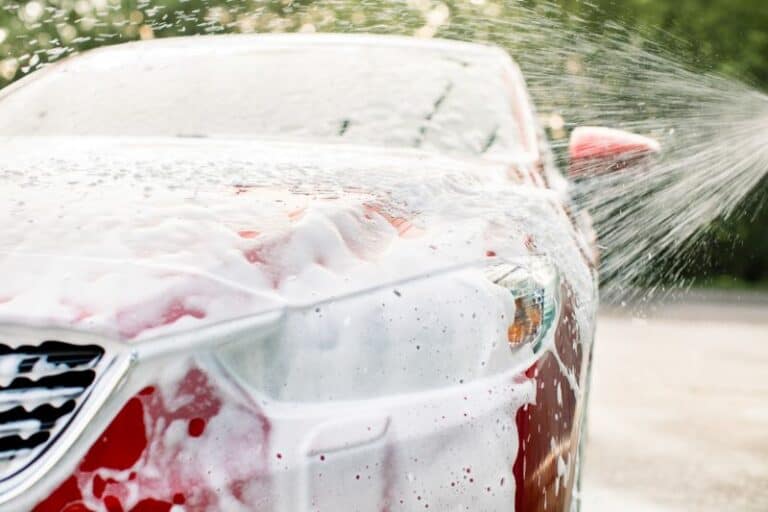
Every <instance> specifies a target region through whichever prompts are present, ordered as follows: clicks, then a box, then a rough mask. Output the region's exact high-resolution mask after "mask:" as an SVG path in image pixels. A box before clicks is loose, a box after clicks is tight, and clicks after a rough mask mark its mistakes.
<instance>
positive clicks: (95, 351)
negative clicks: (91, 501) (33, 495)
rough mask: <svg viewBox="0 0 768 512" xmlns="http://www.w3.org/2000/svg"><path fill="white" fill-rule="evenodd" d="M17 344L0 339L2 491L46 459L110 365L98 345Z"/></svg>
mask: <svg viewBox="0 0 768 512" xmlns="http://www.w3.org/2000/svg"><path fill="white" fill-rule="evenodd" d="M25 334H27V333H25ZM14 338H16V336H14V335H13V334H12V333H2V334H0V485H12V482H13V481H14V480H16V477H17V476H18V475H20V474H21V473H24V472H25V470H26V469H27V468H29V467H30V466H31V465H33V464H35V462H36V461H38V460H39V459H41V458H44V456H45V454H46V452H47V451H48V450H49V449H50V448H51V446H52V445H53V444H55V442H56V440H57V439H58V438H59V437H60V436H61V435H62V433H63V432H64V431H65V430H66V429H67V428H68V427H69V425H70V424H71V423H72V421H73V420H74V418H75V417H76V416H77V414H78V413H79V411H80V409H81V408H82V407H83V404H84V403H85V401H86V400H87V399H88V396H89V395H90V394H91V392H92V391H93V388H94V385H95V384H96V382H97V381H98V380H99V377H100V375H101V374H102V373H103V372H104V371H105V370H106V366H108V365H109V362H110V361H109V359H110V358H108V357H106V356H107V351H106V349H105V348H104V347H103V346H102V345H100V344H93V343H87V344H86V343H76V342H69V341H60V339H64V338H60V339H51V338H48V337H43V336H42V335H40V336H37V337H36V338H37V339H40V341H39V342H37V343H35V342H34V338H35V336H34V334H33V339H30V336H29V335H28V334H27V335H25V336H22V337H21V339H20V341H18V342H16V343H14V341H16V339H19V338H16V339H14Z"/></svg>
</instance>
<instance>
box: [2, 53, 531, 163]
mask: <svg viewBox="0 0 768 512" xmlns="http://www.w3.org/2000/svg"><path fill="white" fill-rule="evenodd" d="M212 39H217V38H212ZM218 39H222V40H225V42H226V41H227V40H228V38H218ZM229 41H231V39H230V40H229ZM209 43H210V41H209V42H208V43H206V44H205V45H202V44H198V45H195V44H190V43H181V42H170V43H169V42H164V43H163V42H161V41H158V42H153V43H150V44H139V45H127V46H124V47H120V48H113V49H107V50H99V51H95V52H91V53H89V54H86V55H84V56H81V57H77V58H74V59H70V60H69V61H65V62H63V63H61V64H59V65H56V66H52V67H51V68H49V69H47V70H44V71H41V72H40V73H39V76H37V77H35V76H34V75H33V76H32V77H31V78H30V80H29V81H27V83H25V84H23V85H22V86H21V87H19V88H18V89H16V90H15V91H13V92H11V93H10V94H8V95H6V96H5V97H4V98H2V99H1V100H0V112H1V113H2V115H0V135H108V136H122V135H131V136H174V137H176V136H188V137H204V136H230V137H231V136H235V137H279V138H282V139H286V138H287V139H291V140H297V139H299V140H303V139H315V140H316V139H322V140H332V141H333V142H337V143H338V142H350V143H357V144H371V145H383V146H393V147H415V148H424V149H431V150H439V151H445V152H451V153H461V154H470V155H478V154H485V153H493V152H505V153H507V152H515V151H519V149H520V147H519V146H520V145H519V141H520V139H521V135H520V131H519V129H520V128H519V126H517V122H516V116H515V112H514V109H515V108H516V106H515V105H514V104H513V100H512V96H511V94H510V92H509V90H510V88H509V76H508V73H507V70H506V69H505V66H506V62H505V60H504V58H503V57H502V56H501V55H500V54H497V53H496V52H494V51H491V50H489V51H487V52H485V51H477V50H475V51H472V52H462V51H457V50H456V49H455V48H453V47H450V46H449V47H435V48H432V47H430V46H428V45H425V46H420V45H417V46H408V45H363V44H350V43H346V44H321V45H317V44H316V45H313V46H308V45H306V44H289V45H285V44H282V45H270V44H265V43H263V42H262V41H259V40H258V39H256V40H254V39H251V40H249V41H247V44H244V43H242V42H238V43H237V44H223V43H216V44H209ZM505 73H507V74H505Z"/></svg>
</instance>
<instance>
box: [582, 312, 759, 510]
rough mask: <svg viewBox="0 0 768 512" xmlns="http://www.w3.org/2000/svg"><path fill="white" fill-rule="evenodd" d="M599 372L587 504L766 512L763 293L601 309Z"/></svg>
mask: <svg viewBox="0 0 768 512" xmlns="http://www.w3.org/2000/svg"><path fill="white" fill-rule="evenodd" d="M726 299H727V298H726ZM718 303H721V304H718ZM734 304H740V305H737V306H734ZM592 378H593V380H592V391H591V397H590V401H591V403H590V419H589V427H588V428H589V433H588V444H587V454H586V469H585V474H584V499H583V508H582V510H583V511H584V512H603V511H611V512H614V511H622V512H635V511H637V512H639V511H643V512H678V511H696V512H710V511H712V512H724V511H729V512H740V511H749V512H752V511H754V512H768V299H766V300H764V301H763V300H762V299H757V300H749V301H743V302H739V301H738V299H737V298H734V300H733V301H729V300H723V298H722V297H718V298H717V299H716V300H691V301H690V302H688V303H682V302H676V303H673V304H669V305H667V306H662V307H658V308H657V309H656V311H655V313H654V314H652V315H651V316H649V317H646V318H643V319H639V318H633V317H632V316H631V315H628V314H626V313H622V312H621V311H616V310H614V311H607V312H604V313H603V314H602V315H601V318H600V321H599V324H598V332H597V345H596V350H595V359H594V368H593V374H592Z"/></svg>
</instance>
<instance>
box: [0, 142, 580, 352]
mask: <svg viewBox="0 0 768 512" xmlns="http://www.w3.org/2000/svg"><path fill="white" fill-rule="evenodd" d="M0 145H2V147H3V150H2V151H3V154H4V158H3V163H2V164H0V223H2V226H3V229H2V231H0V276H2V278H1V279H0V323H10V324H24V325H33V326H40V325H44V326H62V327H67V328H74V329H78V330H83V331H90V332H98V333H102V334H105V335H109V336H112V337H115V338H119V339H122V340H125V341H135V340H140V339H143V338H147V337H154V336H162V335H165V334H168V333H171V332H174V331H178V330H189V329H196V328H198V327H200V326H203V325H209V324H212V323H215V322H220V321H224V320H228V319H234V318H241V317H245V316H249V315H254V314H257V313H259V312H264V311H269V310H273V309H275V308H280V307H282V306H284V305H286V304H312V303H315V302H319V301H323V300H327V299H329V298H332V297H338V296H341V295H347V294H353V293H356V292H359V291H361V290H365V289H369V288H372V287H376V286H381V285H384V284H386V283H393V282H398V281H402V280H409V279H417V278H420V277H424V276H429V275H433V274H435V273H436V272H437V273H439V272H441V271H445V270H446V269H450V268H457V267H461V266H462V265H476V264H482V262H483V261H488V259H489V258H491V259H493V258H505V259H506V258H509V259H517V258H525V257H529V256H530V255H531V254H532V253H536V254H539V255H545V256H547V257H549V258H551V259H552V260H553V261H555V262H556V263H557V265H558V266H559V267H561V269H562V270H563V271H564V272H565V273H566V274H567V277H568V280H569V282H570V283H571V285H572V286H574V287H575V289H576V292H577V293H583V294H585V296H586V294H589V293H591V289H592V288H591V286H592V281H591V271H590V269H589V268H588V264H587V263H586V262H585V261H584V260H583V259H582V258H579V257H578V254H579V251H578V244H579V240H578V239H577V237H576V236H575V234H574V231H573V228H572V226H571V224H570V222H568V218H567V215H566V213H565V211H564V209H563V207H562V203H561V199H562V198H561V197H560V195H559V193H556V192H553V191H551V190H548V189H545V188H542V187H540V186H536V185H535V184H534V183H533V182H532V181H529V180H526V179H525V178H520V177H519V176H518V177H516V176H517V175H518V173H513V172H511V169H510V166H509V165H508V164H501V163H490V162H486V161H481V160H462V159H456V158H445V157H442V156H439V155H432V154H427V153H422V152H416V151H408V150H404V151H393V150H391V149H387V150H384V149H379V148H368V147H350V146H334V145H327V144H301V145H299V144H287V143H279V142H264V141H252V140H211V139H196V138H190V139H149V138H147V139H141V138H135V139H128V138H120V139H107V138H103V139H102V138H91V137H87V138H86V137H82V138H46V137H38V138H6V139H2V140H0Z"/></svg>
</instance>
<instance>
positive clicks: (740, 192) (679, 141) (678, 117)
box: [0, 0, 768, 298]
mask: <svg viewBox="0 0 768 512" xmlns="http://www.w3.org/2000/svg"><path fill="white" fill-rule="evenodd" d="M0 16H4V17H6V18H8V17H10V21H9V22H8V23H5V24H4V26H5V27H7V28H4V29H3V30H2V31H1V32H0V39H1V40H0V44H4V45H5V46H2V48H3V49H4V52H5V55H4V57H3V58H2V59H1V60H0V80H3V79H5V80H9V79H11V78H13V77H15V76H18V75H19V74H21V73H26V72H29V71H31V70H33V69H35V68H37V67H40V66H43V65H45V64H46V63H47V62H51V61H54V60H56V59H58V58H60V57H61V56H63V55H67V54H70V53H74V52H77V51H80V50H83V49H87V48H90V47H93V46H97V45H102V44H112V43H117V42H122V41H125V40H130V39H137V38H142V39H146V38H151V37H161V36H171V35H185V34H193V33H219V32H282V31H303V32H313V31H325V32H330V31H333V32H374V33H388V34H406V35H414V36H417V37H446V38H452V39H461V40H468V41H475V42H488V43H493V44H497V45H500V46H502V47H504V48H506V49H507V50H508V51H509V52H510V53H511V54H512V55H513V57H514V58H515V59H516V60H517V62H518V63H519V64H520V66H521V68H522V69H523V71H524V73H525V75H526V77H527V80H528V84H529V87H530V91H531V94H532V96H533V98H534V100H535V102H536V104H537V106H538V108H539V113H540V116H541V120H542V123H543V124H544V125H545V127H547V130H548V134H549V135H550V139H551V142H552V145H553V149H554V151H555V154H556V155H557V156H558V158H559V159H560V161H561V163H564V155H565V153H566V151H565V149H566V147H567V134H568V132H569V130H570V129H571V128H573V127H575V126H577V125H605V126H612V127H620V128H623V129H627V130H631V131H634V132H638V133H641V134H645V135H650V136H653V137H655V138H657V139H658V140H659V141H660V142H661V143H662V145H663V148H664V149H663V154H662V155H661V156H660V158H659V160H658V161H657V162H656V163H655V165H654V166H652V167H642V168H637V169H631V170H627V171H625V172H622V173H615V174H610V175H602V176H598V177H594V178H592V179H588V180H582V181H581V182H579V183H578V184H576V185H575V189H574V192H575V197H576V201H577V204H576V206H577V208H580V209H587V210H589V211H590V212H591V213H592V216H593V218H594V221H595V227H596V230H597V232H598V235H599V243H600V245H601V246H602V247H603V259H602V278H603V288H604V295H607V296H608V297H609V298H619V297H624V296H626V295H628V294H634V293H636V292H635V290H636V288H635V286H636V285H637V284H640V283H642V284H644V285H648V284H650V287H651V289H652V290H653V289H659V288H663V287H666V286H669V285H673V284H679V282H680V278H681V277H682V276H683V274H684V272H683V271H684V270H685V265H686V261H687V260H686V258H685V257H680V255H681V254H682V255H685V254H686V253H688V252H689V251H695V250H697V242H698V241H700V240H701V236H702V232H703V230H704V229H705V228H706V226H708V225H709V224H710V223H711V221H712V220H714V219H716V218H718V217H723V216H727V215H729V214H732V213H733V212H735V211H737V209H738V208H739V205H740V204H741V203H742V201H743V199H744V197H745V196H746V195H747V194H748V193H749V191H750V190H752V189H754V188H755V187H756V186H757V185H758V184H759V183H760V182H761V180H763V179H764V177H765V175H766V173H768V98H767V97H766V96H765V95H764V94H762V93H760V92H758V91H756V90H755V89H753V88H751V87H749V86H747V85H745V84H743V83H740V82H738V81H734V80H731V79H728V78H725V77H722V76H719V75H716V74H712V73H701V72H698V71H695V70H693V69H692V68H691V67H690V66H689V65H687V64H686V63H685V62H681V61H680V59H679V57H678V56H676V55H675V54H673V53H672V52H671V51H670V50H668V49H667V48H665V47H664V46H662V45H660V44H657V43H654V42H653V41H652V40H651V39H650V38H648V37H643V36H642V35H640V34H638V33H636V32H633V31H631V30H627V29H626V28H625V27H623V26H621V25H619V24H616V23H609V24H605V25H601V26H595V25H594V23H592V22H590V21H587V20H585V19H580V18H576V17H573V16H568V15H566V14H565V13H564V12H563V11H562V10H561V9H560V8H559V7H558V6H557V5H555V4H554V3H550V2H548V1H539V2H533V1H529V2H517V1H511V0H509V1H501V2H499V1H492V0H467V1H451V2H439V1H434V0H408V1H407V2H401V1H378V0H368V1H366V2H356V1H351V0H325V1H322V0H321V1H317V2H312V3H304V2H284V1H278V0H266V1H264V0H247V1H244V2H238V3H237V4H233V3H230V2H226V1H224V0H187V1H185V2H178V3H177V2H162V3H160V2H158V3H151V2H149V1H148V0H140V1H139V2H138V3H133V2H122V3H120V2H114V3H113V2H105V1H104V0H90V1H89V0H83V1H81V2H74V3H67V4H62V3H59V2H55V1H53V0H45V1H43V0H32V1H29V2H14V1H7V2H6V3H5V4H4V5H3V7H2V13H0ZM673 255H674V256H677V257H676V258H674V262H675V263H674V264H672V265H661V264H660V262H661V261H667V260H669V258H670V256H673Z"/></svg>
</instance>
